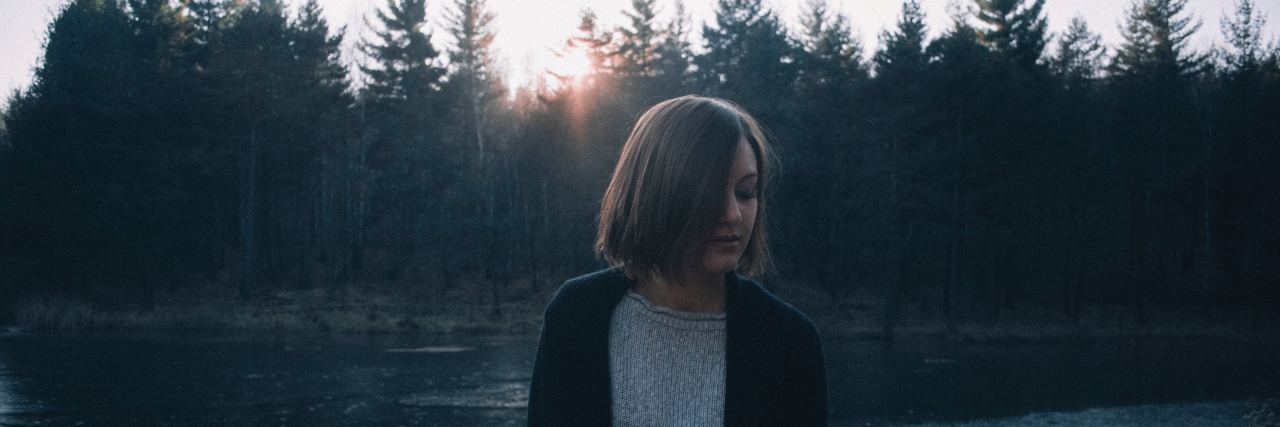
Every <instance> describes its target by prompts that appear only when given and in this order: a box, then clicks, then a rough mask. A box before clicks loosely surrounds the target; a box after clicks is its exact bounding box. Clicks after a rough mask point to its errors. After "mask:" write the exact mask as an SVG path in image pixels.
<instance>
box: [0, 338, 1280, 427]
mask: <svg viewBox="0 0 1280 427" xmlns="http://www.w3.org/2000/svg"><path fill="white" fill-rule="evenodd" d="M536 346H537V340H536V338H476V337H329V336H212V335H196V336H192V335H94V336H7V337H0V425H9V424H13V425H64V424H76V423H79V422H84V423H85V424H87V425H101V424H129V425H137V424H145V425H192V424H251V425H263V424H272V425H282V424H283V425H317V426H323V425H351V424H360V425H370V424H379V425H386V424H390V425H522V424H523V422H524V414H525V405H526V400H527V398H528V392H527V387H528V381H529V371H530V368H531V366H532V362H533V355H534V351H535V349H536ZM826 346H827V348H826V350H827V359H828V368H827V370H828V375H829V378H830V380H829V381H830V392H831V403H832V411H833V412H832V421H833V422H834V423H835V424H838V425H839V424H844V425H864V424H871V425H882V424H897V423H912V422H926V421H934V422H942V423H948V422H955V421H964V420H974V419H991V418H998V417H1011V416H1019V415H1025V414H1033V413H1040V412H1050V411H1075V410H1083V409H1086V408H1099V407H1113V406H1127V405H1144V404H1174V405H1186V407H1188V408H1197V406H1195V405H1196V404H1198V403H1200V402H1217V401H1239V400H1243V399H1247V398H1251V397H1280V362H1278V361H1280V349H1278V348H1277V347H1275V346H1260V345H1256V344H1249V343H1238V342H1222V341H1214V342H1207V341H1205V342H1162V341H1146V342H1104V343H1093V344H1088V343H1083V344H1082V343H1075V344H966V345H954V344H953V345H946V344H919V343H898V344H895V345H891V346H890V345H885V344H883V343H878V342H867V341H831V340H828V341H827V342H826Z"/></svg>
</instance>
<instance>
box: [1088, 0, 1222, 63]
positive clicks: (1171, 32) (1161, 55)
mask: <svg viewBox="0 0 1280 427" xmlns="http://www.w3.org/2000/svg"><path fill="white" fill-rule="evenodd" d="M1186 7H1187V0H1132V2H1131V3H1130V4H1129V10H1128V11H1127V13H1126V14H1125V18H1124V25H1123V26H1122V27H1121V36H1122V37H1124V42H1123V43H1121V45H1120V47H1119V49H1117V51H1116V54H1115V58H1114V59H1113V61H1112V64H1111V65H1110V69H1111V72H1112V73H1113V74H1115V75H1116V76H1117V77H1118V78H1121V79H1126V78H1131V77H1140V78H1148V79H1151V78H1154V79H1160V80H1169V81H1171V82H1172V81H1173V80H1181V81H1186V80H1188V79H1190V78H1191V77H1192V76H1193V75H1194V74H1196V73H1198V72H1200V71H1201V67H1202V66H1203V65H1204V62H1205V61H1204V59H1205V58H1204V56H1203V55H1201V54H1198V53H1195V52H1192V51H1191V50H1190V48H1189V47H1188V46H1187V43H1188V41H1189V39H1190V37H1191V35H1192V34H1194V33H1195V32H1196V31H1197V30H1199V29H1200V22H1199V21H1193V20H1192V18H1190V17H1187V16H1183V15H1184V12H1185V10H1186Z"/></svg>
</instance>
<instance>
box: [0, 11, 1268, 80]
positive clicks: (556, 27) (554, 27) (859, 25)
mask: <svg viewBox="0 0 1280 427" xmlns="http://www.w3.org/2000/svg"><path fill="white" fill-rule="evenodd" d="M65 1H66V0H0V90H2V91H3V92H2V93H3V94H4V95H3V96H4V97H7V96H8V94H9V93H10V92H12V91H13V90H14V89H17V88H21V87H26V86H27V85H29V84H30V81H31V70H32V69H33V68H34V67H35V66H36V65H37V63H38V61H39V57H40V52H41V46H42V44H43V42H44V32H45V28H46V27H47V26H48V25H49V22H50V21H51V20H52V19H53V16H54V14H55V13H56V11H57V9H58V7H59V6H60V5H61V4H63V3H64V2H65ZM386 1H387V0H321V1H320V3H321V5H322V7H323V8H324V10H325V16H326V18H327V19H328V21H329V23H330V25H331V26H333V27H335V28H336V27H339V26H345V27H346V28H347V33H348V36H347V46H346V48H347V50H348V51H351V48H352V46H354V43H355V42H356V41H357V39H359V37H360V36H361V35H363V34H367V33H368V32H369V31H370V30H369V25H368V24H366V21H365V17H366V16H369V15H370V14H371V12H372V11H373V10H374V8H376V7H385V6H384V5H385V3H386ZM765 1H766V4H768V5H770V7H771V8H773V9H774V10H775V11H777V12H778V13H779V14H780V16H782V17H783V19H784V20H785V21H786V22H787V23H788V24H789V25H791V27H792V28H797V27H798V25H797V23H798V22H799V18H798V16H799V13H800V10H801V8H802V5H803V4H804V0H765ZM286 2H287V3H289V4H299V3H301V2H302V0H286ZM829 2H830V4H831V5H832V6H833V9H836V10H839V11H841V12H843V13H845V14H846V15H847V16H848V17H849V18H850V21H851V23H852V24H853V27H854V31H855V32H856V33H857V34H858V35H860V36H861V38H862V41H863V44H864V46H866V47H867V48H868V49H870V48H874V47H875V46H877V45H878V43H877V35H878V34H880V32H881V31H882V30H884V29H885V28H892V27H893V26H894V25H895V22H896V19H897V17H898V14H899V12H900V10H901V7H902V6H901V5H902V1H901V0H829ZM449 3H451V1H450V0H428V1H427V8H428V13H429V15H430V16H431V19H432V23H433V24H434V25H433V26H432V27H433V28H436V30H435V33H436V34H435V36H434V37H433V38H432V40H433V41H434V42H436V43H437V44H446V45H447V44H448V43H450V42H451V41H450V40H449V38H448V37H447V35H446V34H445V31H443V30H439V29H438V28H442V27H443V26H442V25H441V24H442V22H443V19H442V17H443V14H444V10H445V7H447V6H448V4H449ZM715 3H716V1H715V0H685V6H686V9H687V10H688V11H689V13H690V15H691V17H692V21H693V24H694V33H695V35H696V34H697V33H698V32H699V31H700V28H701V24H702V23H703V22H704V21H708V20H711V19H712V18H713V17H714V10H715ZM922 3H923V6H924V10H925V14H926V16H927V18H928V21H927V22H928V25H929V28H930V31H931V32H932V33H933V34H935V35H936V34H938V33H940V32H941V31H943V30H945V29H946V27H947V26H948V19H949V18H948V13H947V10H948V9H947V4H948V3H949V0H923V1H922ZM969 3H970V2H968V1H964V2H963V4H969ZM659 4H660V8H659V19H660V20H663V21H665V20H666V19H668V18H669V17H670V16H671V15H672V10H673V9H674V6H673V4H674V0H660V1H659ZM1128 4H1129V0H1048V1H1047V2H1046V5H1045V12H1046V14H1047V15H1048V17H1049V30H1050V31H1051V32H1055V33H1056V32H1060V31H1063V30H1064V29H1065V28H1066V26H1067V22H1068V21H1069V20H1070V19H1071V17H1072V16H1075V15H1080V16H1082V17H1084V18H1085V20H1086V21H1088V23H1089V26H1090V28H1091V29H1092V30H1093V31H1094V32H1097V33H1099V34H1101V35H1102V37H1103V41H1104V42H1105V43H1107V44H1108V45H1111V46H1114V45H1117V44H1119V42H1120V30H1119V22H1120V20H1121V19H1122V17H1123V15H1124V11H1125V9H1126V7H1127V5H1128ZM1234 4H1235V1H1234V0H1190V2H1189V5H1188V8H1189V9H1190V10H1191V12H1192V13H1193V14H1194V15H1195V16H1196V17H1197V18H1198V19H1200V20H1201V22H1202V24H1203V26H1202V27H1201V29H1200V31H1199V32H1198V33H1197V34H1196V35H1195V36H1194V37H1193V41H1192V45H1193V46H1194V47H1195V48H1197V49H1206V48H1208V47H1209V46H1211V45H1214V44H1219V45H1220V44H1222V40H1223V38H1222V34H1221V29H1220V25H1219V23H1220V21H1221V17H1222V16H1223V14H1224V13H1230V12H1231V10H1232V8H1233V6H1234ZM1256 4H1257V8H1258V9H1259V10H1260V11H1261V12H1262V13H1263V14H1265V15H1266V16H1267V17H1268V22H1267V26H1266V29H1265V33H1266V35H1267V37H1269V38H1272V39H1274V38H1275V37H1276V36H1277V35H1280V0H1256ZM489 6H490V8H491V9H492V10H493V12H494V14H495V15H496V17H495V27H496V29H497V36H496V39H495V41H494V44H495V48H496V51H497V53H498V58H499V61H500V63H501V64H502V66H503V68H504V69H505V70H506V72H507V75H508V81H509V83H510V84H512V85H516V84H520V83H522V82H525V81H528V80H529V79H531V78H532V76H536V75H537V74H539V73H540V72H541V71H543V70H545V69H547V68H553V69H554V68H557V66H558V65H559V64H558V63H557V61H559V59H558V56H557V55H556V54H555V50H556V49H558V48H560V47H562V46H563V45H564V41H565V40H566V39H567V38H568V37H570V36H571V35H572V34H573V32H574V31H575V29H576V27H577V23H578V15H579V13H580V11H581V10H582V9H583V8H590V9H591V10H593V11H595V13H596V14H597V15H599V17H600V20H601V22H602V23H603V24H604V25H607V26H615V25H620V24H622V23H623V22H624V20H625V17H624V16H623V14H622V11H623V10H625V9H629V8H630V1H629V0H489ZM697 42H698V40H695V44H696V43H697ZM868 54H869V52H868ZM350 57H351V55H348V58H349V59H350Z"/></svg>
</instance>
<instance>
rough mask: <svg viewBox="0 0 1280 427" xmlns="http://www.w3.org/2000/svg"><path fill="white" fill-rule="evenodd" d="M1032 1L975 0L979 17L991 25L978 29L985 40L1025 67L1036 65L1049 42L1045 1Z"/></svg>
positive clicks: (993, 47) (996, 49)
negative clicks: (1027, 2) (1044, 13)
mask: <svg viewBox="0 0 1280 427" xmlns="http://www.w3.org/2000/svg"><path fill="white" fill-rule="evenodd" d="M1030 1H1031V3H1030V4H1026V3H1025V2H1024V0H974V2H975V3H976V4H977V5H978V13H977V18H978V20H979V21H981V22H983V23H984V24H986V26H987V27H988V28H987V29H986V30H983V31H980V32H979V34H980V35H981V37H982V42H983V43H984V44H986V45H987V46H988V47H989V48H991V49H992V50H994V51H996V52H998V53H1000V54H1001V55H1004V56H1005V57H1007V58H1008V59H1009V60H1010V61H1012V62H1013V63H1015V64H1018V66H1021V67H1023V68H1024V69H1031V68H1032V67H1034V66H1035V65H1036V64H1037V62H1038V61H1039V60H1040V56H1041V54H1042V53H1043V51H1044V46H1045V43H1046V42H1047V40H1046V38H1045V37H1046V34H1045V28H1046V27H1047V26H1048V21H1047V19H1046V18H1045V17H1044V15H1043V9H1044V2H1045V0H1030Z"/></svg>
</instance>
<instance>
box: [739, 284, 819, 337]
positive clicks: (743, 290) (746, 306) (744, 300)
mask: <svg viewBox="0 0 1280 427" xmlns="http://www.w3.org/2000/svg"><path fill="white" fill-rule="evenodd" d="M732 304H733V306H732V307H731V310H735V311H741V312H742V317H747V318H751V319H753V320H756V321H759V322H760V323H761V324H767V325H772V326H774V327H776V328H781V330H780V331H779V332H781V333H784V334H801V335H804V336H812V337H814V338H816V337H817V334H818V328H817V326H815V325H814V323H813V320H812V319H810V318H809V316H808V315H805V314H804V312H802V311H800V309H798V308H796V307H795V306H793V305H791V304H790V303H788V302H786V301H783V300H782V298H779V297H778V296H777V295H775V294H774V293H773V292H770V291H769V290H768V289H766V288H765V287H764V286H762V285H761V284H760V283H759V282H757V281H755V280H752V279H751V278H748V277H745V276H738V286H737V289H736V291H735V295H734V296H733V303H732ZM731 316H732V314H731Z"/></svg>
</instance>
